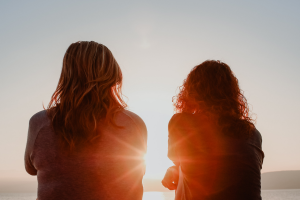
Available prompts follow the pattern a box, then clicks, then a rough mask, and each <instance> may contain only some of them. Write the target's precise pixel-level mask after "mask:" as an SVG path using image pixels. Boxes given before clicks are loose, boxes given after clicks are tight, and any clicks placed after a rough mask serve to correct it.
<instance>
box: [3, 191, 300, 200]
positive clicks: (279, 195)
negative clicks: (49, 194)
mask: <svg viewBox="0 0 300 200" xmlns="http://www.w3.org/2000/svg"><path fill="white" fill-rule="evenodd" d="M174 196H175V193H174V192H144V197H143V200H174ZM35 199H36V193H0V200H35ZM262 199H263V200H300V189H294V190H262Z"/></svg>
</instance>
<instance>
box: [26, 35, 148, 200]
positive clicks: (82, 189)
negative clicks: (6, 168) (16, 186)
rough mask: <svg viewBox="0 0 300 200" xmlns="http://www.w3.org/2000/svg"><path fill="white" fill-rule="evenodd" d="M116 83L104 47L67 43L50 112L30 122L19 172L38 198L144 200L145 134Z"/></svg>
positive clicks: (117, 78)
mask: <svg viewBox="0 0 300 200" xmlns="http://www.w3.org/2000/svg"><path fill="white" fill-rule="evenodd" d="M121 86H122V72H121V69H120V67H119V65H118V63H117V61H116V60H115V58H114V57H113V55H112V53H111V51H110V50H109V49H108V48H107V47H106V46H104V45H102V44H98V43H96V42H93V41H91V42H85V41H82V42H76V43H73V44H71V45H70V46H69V48H68V49H67V51H66V53H65V56H64V59H63V66H62V71H61V76H60V79H59V82H58V86H57V88H56V90H55V92H54V94H53V96H52V98H51V101H50V103H49V106H48V108H47V109H46V110H43V111H41V112H38V113H36V114H35V115H33V116H32V117H31V119H30V121H29V131H28V139H27V145H26V151H25V168H26V171H27V172H28V173H29V174H31V175H37V180H38V194H37V196H38V199H39V200H50V199H51V200H53V199H64V200H68V199H70V200H77V199H78V200H79V199H80V200H82V199H88V200H96V199H97V200H99V199H102V200H112V199H118V200H119V199H122V200H133V199H135V200H141V199H142V196H143V185H142V178H143V176H144V173H145V165H144V161H143V156H144V154H145V152H146V147H147V146H146V145H147V129H146V126H145V124H144V122H143V120H142V119H141V118H140V117H139V116H138V115H136V114H134V113H132V112H130V111H128V110H125V108H126V104H125V103H124V101H123V99H122V93H121Z"/></svg>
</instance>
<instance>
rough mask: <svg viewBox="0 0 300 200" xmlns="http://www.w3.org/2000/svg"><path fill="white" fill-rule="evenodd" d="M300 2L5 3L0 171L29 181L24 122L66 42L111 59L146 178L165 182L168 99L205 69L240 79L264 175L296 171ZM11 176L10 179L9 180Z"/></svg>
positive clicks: (44, 93) (44, 98) (52, 81)
mask: <svg viewBox="0 0 300 200" xmlns="http://www.w3.org/2000/svg"><path fill="white" fill-rule="evenodd" d="M299 7H300V2H299V1H285V2H282V1H264V2H262V1H257V0H256V1H251V2H239V1H232V0H230V1H226V2H224V1H205V2H204V1H184V2H182V1H151V2H146V1H126V2H123V1H120V2H117V1H84V2H79V1H51V2H40V1H26V2H25V1H5V2H4V1H2V2H1V3H0V24H1V45H0V53H1V54H0V56H1V57H0V58H1V59H0V80H1V84H0V88H1V104H0V112H1V116H0V160H1V164H0V170H8V171H11V172H12V173H11V175H12V177H13V176H14V173H17V174H18V173H19V172H20V175H19V176H20V177H23V176H24V179H26V180H34V179H36V178H35V177H31V176H30V175H26V173H25V170H24V163H23V156H24V150H25V144H26V138H27V129H28V121H29V119H30V117H31V116H32V115H33V114H35V113H36V112H38V111H40V110H42V109H43V104H44V105H45V107H46V106H47V104H48V103H49V100H50V97H51V95H52V93H53V92H54V90H55V88H56V85H57V82H58V78H59V75H60V71H61V65H62V58H63V55H64V53H65V51H66V49H67V48H68V46H69V45H70V44H71V43H72V42H76V41H79V40H85V41H90V40H93V41H96V42H99V43H103V44H104V45H106V46H107V47H108V48H109V49H110V50H111V51H112V53H113V54H114V56H115V58H116V60H117V62H118V63H119V65H120V67H121V69H122V72H123V75H124V83H123V93H124V95H126V96H127V97H128V101H127V103H128V105H129V110H131V111H133V112H135V113H136V114H138V115H139V116H141V117H142V119H143V120H144V121H145V123H146V125H147V128H148V153H147V172H146V175H145V178H157V179H159V178H162V177H163V175H164V172H165V170H166V169H167V168H168V167H169V166H171V165H172V162H171V161H170V160H168V158H167V134H168V132H167V125H168V121H169V119H170V118H171V117H172V115H173V113H174V112H173V107H172V97H173V96H175V95H176V92H177V91H178V87H179V86H180V85H181V84H182V82H183V80H184V79H185V78H186V76H187V74H188V73H189V71H190V70H191V69H192V68H193V67H194V66H195V65H198V64H200V63H201V62H203V61H205V60H207V59H216V60H221V61H223V62H225V63H227V64H228V65H229V66H230V67H231V68H232V70H233V72H234V73H235V75H236V76H237V78H238V79H239V83H240V87H241V89H242V90H243V91H244V92H245V93H244V94H245V97H246V98H247V100H248V102H249V104H250V105H251V106H250V107H251V108H252V112H253V113H254V114H255V115H256V117H257V120H256V121H257V123H256V127H257V129H258V130H259V131H260V133H261V134H262V137H263V151H264V153H265V155H266V157H265V160H264V164H263V169H262V172H269V171H282V170H300V159H299V153H300V145H299V141H300V134H299V133H300V132H299V128H298V123H299V121H300V115H299V111H300V105H299V102H300V81H299V78H298V76H299V73H300V66H299V65H300V64H299V63H300V56H299V55H300V48H299V47H300V40H299V35H300V26H299V24H300V12H298V8H299ZM9 173H10V172H9ZM9 173H8V174H9Z"/></svg>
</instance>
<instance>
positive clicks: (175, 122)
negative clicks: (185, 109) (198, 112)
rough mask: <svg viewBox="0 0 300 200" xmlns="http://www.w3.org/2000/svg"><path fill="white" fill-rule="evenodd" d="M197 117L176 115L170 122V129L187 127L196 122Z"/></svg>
mask: <svg viewBox="0 0 300 200" xmlns="http://www.w3.org/2000/svg"><path fill="white" fill-rule="evenodd" d="M195 119H196V117H195V116H194V115H193V114H190V113H176V114H174V115H173V116H172V117H171V119H170V121H169V125H168V126H169V128H170V127H174V126H176V127H180V126H181V125H184V126H186V123H192V122H193V121H195Z"/></svg>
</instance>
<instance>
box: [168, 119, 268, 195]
mask: <svg viewBox="0 0 300 200" xmlns="http://www.w3.org/2000/svg"><path fill="white" fill-rule="evenodd" d="M261 144H262V138H261V135H260V133H259V132H258V131H257V130H256V129H255V128H254V129H253V133H252V136H251V137H250V138H248V139H241V138H237V137H234V136H226V135H225V134H224V133H222V132H221V131H220V130H219V128H217V126H216V125H215V123H213V120H211V119H209V118H208V117H205V116H200V115H193V114H185V113H184V114H183V113H181V114H176V115H174V116H173V117H172V119H171V120H170V122H169V150H168V157H169V158H170V159H171V160H172V161H173V162H174V163H175V165H176V166H177V167H179V166H180V168H181V172H182V173H181V175H182V176H183V178H182V179H180V180H181V181H182V183H181V184H179V186H178V187H183V188H177V190H178V191H184V193H186V194H184V195H185V199H188V200H199V199H201V200H223V199H230V200H241V199H243V200H247V199H249V200H260V199H261V173H260V170H261V168H262V163H263V158H264V153H263V151H262V147H261ZM180 193H181V194H180ZM176 195H182V192H177V193H176ZM176 199H181V197H180V198H179V196H177V197H176Z"/></svg>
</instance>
